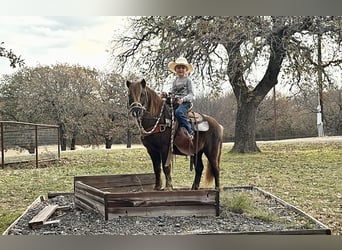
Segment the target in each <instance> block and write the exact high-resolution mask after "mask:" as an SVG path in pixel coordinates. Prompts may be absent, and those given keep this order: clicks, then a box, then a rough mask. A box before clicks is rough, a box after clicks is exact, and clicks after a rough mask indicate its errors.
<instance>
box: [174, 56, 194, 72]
mask: <svg viewBox="0 0 342 250" xmlns="http://www.w3.org/2000/svg"><path fill="white" fill-rule="evenodd" d="M178 65H184V66H185V67H186V68H187V69H188V70H187V72H188V73H190V72H191V71H192V70H193V68H192V65H191V64H190V63H188V61H187V60H186V58H184V57H179V58H177V59H176V61H174V62H169V64H168V68H169V70H170V71H172V72H173V73H176V70H175V69H176V66H178Z"/></svg>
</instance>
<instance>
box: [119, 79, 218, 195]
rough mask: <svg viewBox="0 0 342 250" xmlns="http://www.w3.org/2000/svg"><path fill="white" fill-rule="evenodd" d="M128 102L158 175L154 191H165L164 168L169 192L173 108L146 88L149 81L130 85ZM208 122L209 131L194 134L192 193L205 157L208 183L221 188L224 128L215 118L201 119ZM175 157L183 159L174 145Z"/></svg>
mask: <svg viewBox="0 0 342 250" xmlns="http://www.w3.org/2000/svg"><path fill="white" fill-rule="evenodd" d="M126 85H127V87H128V102H129V108H130V113H131V115H132V116H133V117H134V118H135V120H136V122H137V125H138V127H139V130H140V134H141V140H142V143H143V145H144V146H145V147H146V149H147V152H148V154H149V156H150V158H151V160H152V163H153V169H154V173H155V186H154V189H155V190H160V189H161V188H162V182H161V164H162V168H163V172H164V174H165V179H166V184H165V188H166V189H167V190H170V189H172V188H173V187H172V178H171V164H168V163H169V161H168V159H170V152H171V150H170V149H171V148H170V147H171V144H173V139H174V138H172V136H174V133H172V129H173V125H174V124H173V119H172V118H173V115H172V112H173V111H172V109H170V106H169V105H167V104H166V103H165V99H163V98H161V97H160V96H159V95H158V94H157V93H156V92H155V91H153V90H152V89H151V88H149V87H148V86H146V81H145V80H144V79H143V80H141V81H132V82H131V81H127V82H126ZM202 116H203V118H204V119H205V120H206V121H207V122H208V124H209V128H208V129H207V131H204V132H203V131H200V132H196V133H195V137H194V139H193V141H194V142H196V149H195V151H194V153H193V155H191V156H190V157H191V159H190V160H191V162H193V163H194V166H195V179H194V182H193V184H192V188H191V189H199V185H200V181H201V176H202V172H203V169H204V166H203V161H202V155H203V153H204V154H205V156H206V157H207V159H208V164H207V165H208V166H207V170H206V177H205V180H206V182H207V183H210V182H212V180H213V179H215V189H219V188H220V181H219V176H220V167H219V164H220V158H221V149H222V137H223V127H222V126H221V125H220V124H219V123H218V122H217V121H216V120H215V119H214V118H212V117H210V116H208V115H202ZM172 149H173V153H174V154H179V155H184V154H183V153H182V152H181V151H180V150H179V149H178V148H177V147H176V146H174V144H173V145H172Z"/></svg>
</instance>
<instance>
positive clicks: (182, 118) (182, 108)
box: [175, 102, 193, 135]
mask: <svg viewBox="0 0 342 250" xmlns="http://www.w3.org/2000/svg"><path fill="white" fill-rule="evenodd" d="M190 105H191V104H190V102H183V103H182V104H180V105H179V106H178V108H177V109H176V111H175V116H176V118H177V119H178V122H179V126H180V127H184V128H186V130H187V131H188V132H189V134H190V135H191V134H193V131H192V128H191V125H190V123H189V121H188V117H187V116H186V113H187V111H188V109H189V108H190Z"/></svg>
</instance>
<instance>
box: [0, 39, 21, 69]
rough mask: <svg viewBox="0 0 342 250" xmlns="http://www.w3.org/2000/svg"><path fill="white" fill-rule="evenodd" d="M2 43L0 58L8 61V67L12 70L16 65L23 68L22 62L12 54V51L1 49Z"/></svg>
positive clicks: (1, 44) (0, 44)
mask: <svg viewBox="0 0 342 250" xmlns="http://www.w3.org/2000/svg"><path fill="white" fill-rule="evenodd" d="M3 44H4V42H1V43H0V57H6V58H8V59H9V61H10V66H11V67H12V68H15V67H16V66H17V65H19V66H23V65H24V60H23V59H22V58H21V57H20V56H17V55H16V54H14V53H13V51H12V50H7V49H6V48H5V47H3Z"/></svg>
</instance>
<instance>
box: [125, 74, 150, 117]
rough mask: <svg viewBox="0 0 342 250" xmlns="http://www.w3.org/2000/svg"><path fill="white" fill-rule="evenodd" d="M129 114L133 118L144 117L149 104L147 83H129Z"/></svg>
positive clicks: (143, 81)
mask: <svg viewBox="0 0 342 250" xmlns="http://www.w3.org/2000/svg"><path fill="white" fill-rule="evenodd" d="M126 85H127V88H128V105H129V112H130V113H131V114H132V116H133V117H135V118H138V117H141V116H143V114H144V111H145V110H146V107H147V104H148V95H147V91H146V81H145V80H144V79H143V80H141V81H127V82H126Z"/></svg>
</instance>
